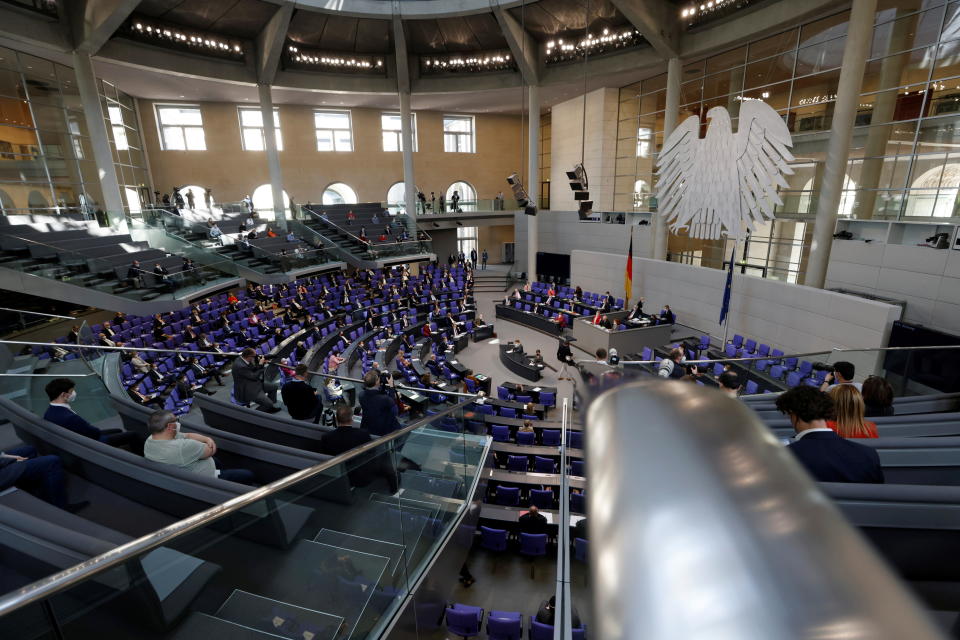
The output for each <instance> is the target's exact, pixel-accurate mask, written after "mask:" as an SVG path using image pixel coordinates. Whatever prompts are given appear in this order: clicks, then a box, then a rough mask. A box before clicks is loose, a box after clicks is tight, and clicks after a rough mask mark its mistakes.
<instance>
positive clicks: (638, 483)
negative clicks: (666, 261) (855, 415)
mask: <svg viewBox="0 0 960 640" xmlns="http://www.w3.org/2000/svg"><path fill="white" fill-rule="evenodd" d="M641 417H642V427H643V428H638V427H639V426H640V425H639V424H638V420H639V419H640V418H641ZM587 420H588V425H589V429H590V443H589V446H588V447H587V448H586V461H587V468H588V469H590V491H589V492H588V494H587V501H588V510H587V513H588V514H589V517H588V526H589V530H590V539H591V540H602V541H603V543H602V544H594V545H592V547H591V550H590V552H591V559H590V585H591V590H592V598H593V604H594V609H593V610H594V611H598V612H602V615H597V616H595V617H594V622H593V627H594V629H593V632H592V633H593V635H594V636H597V637H600V638H603V639H604V640H634V639H636V640H673V639H681V638H683V639H686V638H693V637H714V636H723V637H727V638H737V639H738V640H772V639H777V640H780V639H785V640H793V639H796V640H800V639H801V638H804V639H806V638H815V637H817V638H825V637H836V638H839V637H843V638H851V639H864V640H865V639H867V638H869V639H871V640H902V639H903V638H911V640H932V639H933V638H942V637H943V636H942V635H941V634H940V633H939V631H938V630H937V629H936V628H935V627H934V625H933V624H932V622H931V621H930V620H929V618H928V617H927V615H926V613H925V612H924V611H923V610H922V609H921V608H920V606H919V605H918V603H917V602H916V601H915V600H914V598H913V596H912V595H911V594H910V593H908V592H907V590H906V589H905V588H904V586H903V585H902V584H901V583H900V581H899V580H898V579H897V578H896V577H895V576H894V575H893V573H892V572H891V571H890V569H889V568H887V566H886V565H885V564H884V563H883V561H882V560H881V559H880V558H879V557H878V556H877V554H876V552H874V551H873V550H872V549H871V548H870V546H869V545H868V544H867V543H866V541H865V539H864V538H863V537H862V536H861V535H860V534H859V533H858V532H857V531H856V530H855V529H854V528H853V527H852V526H851V525H850V524H849V523H848V522H847V521H846V519H845V518H844V517H843V516H842V515H841V514H840V513H839V511H838V510H837V509H836V508H835V507H834V506H833V504H832V502H831V501H830V500H829V499H828V498H826V497H825V496H824V495H823V494H822V493H821V491H820V489H819V488H818V487H817V485H816V484H815V483H814V482H813V480H812V479H811V478H810V476H809V475H808V474H807V473H806V472H805V471H804V470H803V468H802V467H801V466H800V465H799V464H798V462H797V461H796V460H795V459H794V458H793V456H792V455H791V453H790V452H788V451H787V450H786V448H785V447H783V446H782V445H780V443H779V442H778V441H777V439H776V438H775V437H774V436H773V434H772V433H771V432H770V430H769V428H767V427H766V426H765V425H764V424H763V423H762V422H761V421H760V419H759V418H758V417H757V415H756V414H755V413H754V412H753V411H752V410H751V409H750V408H748V407H747V406H746V405H744V404H743V403H741V402H738V401H737V400H735V399H733V398H729V397H727V396H726V395H724V394H723V393H721V392H719V391H717V390H715V389H708V388H705V387H698V386H697V385H690V384H687V383H683V382H680V381H663V382H661V381H653V380H649V381H644V382H634V383H631V384H626V385H623V386H620V387H617V388H616V389H612V390H610V391H607V392H605V393H603V394H601V395H600V396H598V397H597V399H596V400H595V401H594V402H593V404H592V406H591V407H590V410H589V412H588V416H587Z"/></svg>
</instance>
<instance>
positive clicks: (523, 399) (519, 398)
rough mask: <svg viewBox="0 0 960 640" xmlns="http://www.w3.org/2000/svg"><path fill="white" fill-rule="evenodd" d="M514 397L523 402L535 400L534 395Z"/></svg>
mask: <svg viewBox="0 0 960 640" xmlns="http://www.w3.org/2000/svg"><path fill="white" fill-rule="evenodd" d="M513 399H514V400H516V401H517V402H522V403H523V404H527V403H528V402H533V396H514V397H513Z"/></svg>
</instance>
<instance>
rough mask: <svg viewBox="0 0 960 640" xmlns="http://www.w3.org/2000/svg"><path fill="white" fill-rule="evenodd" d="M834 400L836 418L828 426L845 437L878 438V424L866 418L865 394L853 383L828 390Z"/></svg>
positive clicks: (828, 422)
mask: <svg viewBox="0 0 960 640" xmlns="http://www.w3.org/2000/svg"><path fill="white" fill-rule="evenodd" d="M827 393H828V394H829V395H830V399H831V400H833V407H834V419H833V420H827V426H828V427H830V428H831V429H833V430H834V431H836V432H837V433H839V434H840V435H841V436H843V437H844V438H877V437H879V436H878V434H877V424H876V423H875V422H871V421H869V420H864V418H863V416H864V412H865V410H866V409H865V407H864V403H863V396H862V395H860V392H859V391H857V388H856V387H854V386H853V385H852V384H838V385H834V386H832V387H830V390H829V391H828V392H827Z"/></svg>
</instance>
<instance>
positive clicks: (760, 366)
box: [756, 358, 772, 372]
mask: <svg viewBox="0 0 960 640" xmlns="http://www.w3.org/2000/svg"><path fill="white" fill-rule="evenodd" d="M771 362H772V360H767V359H766V358H760V359H759V360H757V365H756V369H757V371H761V372H763V371H766V370H767V367H769V366H770V363H771Z"/></svg>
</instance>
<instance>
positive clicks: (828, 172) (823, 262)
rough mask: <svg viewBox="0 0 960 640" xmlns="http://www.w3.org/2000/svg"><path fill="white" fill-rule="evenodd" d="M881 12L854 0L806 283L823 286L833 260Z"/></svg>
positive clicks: (869, 1) (869, 0)
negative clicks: (852, 144) (855, 127)
mask: <svg viewBox="0 0 960 640" xmlns="http://www.w3.org/2000/svg"><path fill="white" fill-rule="evenodd" d="M876 12H877V0H853V7H852V8H851V9H850V20H849V23H848V28H847V42H846V45H845V46H844V49H843V62H842V67H841V68H840V80H839V83H838V86H837V99H836V102H835V103H834V109H833V123H832V125H831V127H830V139H829V140H828V141H827V158H826V161H825V162H824V168H823V186H822V187H821V189H820V197H819V198H818V199H817V217H816V220H815V221H814V226H813V241H812V243H811V246H810V257H809V258H808V260H807V275H806V278H805V279H804V282H803V283H804V284H805V285H807V286H809V287H817V288H823V284H824V282H825V281H826V278H827V264H828V263H829V261H830V246H831V243H832V241H833V231H834V228H835V227H836V225H837V209H838V208H839V206H840V197H841V195H842V193H843V179H844V176H845V175H846V170H847V161H848V160H849V157H850V142H851V140H852V139H853V124H854V120H855V118H856V115H857V105H858V104H859V102H860V84H861V81H862V79H863V71H864V66H865V65H866V61H867V54H868V53H869V52H870V44H871V41H872V39H873V20H874V15H875V14H876Z"/></svg>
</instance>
